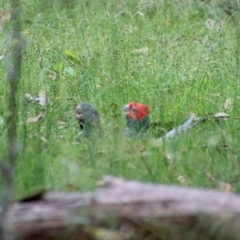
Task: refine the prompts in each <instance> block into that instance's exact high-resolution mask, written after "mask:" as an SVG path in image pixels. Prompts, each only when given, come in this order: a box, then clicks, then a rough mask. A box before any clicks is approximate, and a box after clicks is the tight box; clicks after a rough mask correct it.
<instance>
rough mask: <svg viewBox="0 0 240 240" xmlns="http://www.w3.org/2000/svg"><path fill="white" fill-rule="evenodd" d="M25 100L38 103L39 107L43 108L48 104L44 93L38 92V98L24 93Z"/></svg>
mask: <svg viewBox="0 0 240 240" xmlns="http://www.w3.org/2000/svg"><path fill="white" fill-rule="evenodd" d="M25 98H26V99H27V100H28V101H32V102H38V103H39V105H40V106H41V107H43V108H46V107H47V104H48V99H47V97H46V92H45V91H40V92H39V94H38V97H34V96H32V95H31V94H30V93H26V94H25Z"/></svg>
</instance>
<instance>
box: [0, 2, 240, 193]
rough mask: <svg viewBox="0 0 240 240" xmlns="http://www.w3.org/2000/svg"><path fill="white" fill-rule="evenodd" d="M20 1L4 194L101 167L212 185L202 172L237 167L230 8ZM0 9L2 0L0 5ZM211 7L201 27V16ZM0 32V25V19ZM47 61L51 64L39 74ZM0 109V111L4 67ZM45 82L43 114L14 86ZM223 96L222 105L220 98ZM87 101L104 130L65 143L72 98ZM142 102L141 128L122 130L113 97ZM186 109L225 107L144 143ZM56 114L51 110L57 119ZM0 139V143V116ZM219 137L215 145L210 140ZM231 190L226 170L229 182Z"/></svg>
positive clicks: (74, 179) (232, 173)
mask: <svg viewBox="0 0 240 240" xmlns="http://www.w3.org/2000/svg"><path fill="white" fill-rule="evenodd" d="M66 3H67V1H66V2H65V1H64V0H62V1H60V0H58V1H57V0H55V1H42V0H41V1H40V0H37V1H30V0H23V1H22V18H23V34H24V35H25V38H26V42H27V45H26V49H25V53H24V59H23V65H22V78H21V83H20V89H19V95H18V99H19V102H18V104H19V112H18V115H19V124H18V130H19V141H20V147H21V154H20V158H19V160H18V162H17V167H16V197H21V196H24V195H26V194H29V193H32V192H35V191H37V190H39V189H42V188H44V189H59V190H64V191H72V190H91V189H94V188H96V183H97V181H98V180H99V179H101V178H102V176H104V175H108V174H113V175H116V176H121V177H124V178H127V179H137V180H142V181H151V182H157V183H164V184H183V185H187V186H193V187H201V188H216V187H217V182H212V181H210V180H209V179H208V178H207V177H206V172H210V173H211V174H212V175H213V176H214V177H215V178H216V179H217V180H218V181H223V182H231V181H232V179H234V178H235V177H236V175H237V174H238V173H239V170H240V165H239V160H240V159H239V154H238V151H239V146H240V145H239V143H240V141H239V129H240V122H239V120H236V119H235V117H238V116H239V115H240V106H239V105H240V103H239V89H240V82H239V59H240V55H239V44H240V40H239V37H240V29H239V26H238V24H237V22H238V21H237V20H236V18H237V17H238V13H237V14H236V13H235V14H234V18H233V17H229V16H228V15H227V14H226V13H225V12H224V10H223V8H222V7H221V5H220V4H219V1H211V2H210V3H204V2H201V1H199V2H198V1H196V2H195V1H190V0H188V1H180V0H174V1H154V0H152V1H151V0H144V1H137V0H132V1H124V0H122V1H110V0H108V1H107V0H101V1H93V0H92V1H90V0H89V1H74V0H73V1H72V4H73V6H72V7H71V6H66ZM2 8H3V10H4V9H7V8H8V5H5V6H4V5H3V6H2ZM207 19H213V20H214V21H215V25H214V27H213V28H212V29H209V28H207V27H206V25H205V22H206V21H207ZM2 33H3V34H2V35H1V36H0V38H1V41H3V39H5V38H6V36H8V35H9V26H8V24H7V26H6V27H5V28H4V29H3V30H2ZM4 49H5V46H3V47H2V49H1V50H2V51H3V50H4ZM52 71H54V72H55V73H54V74H55V75H54V76H51V74H53V73H52ZM0 75H1V78H2V87H1V89H0V93H1V95H0V96H1V100H2V101H1V113H2V118H3V120H4V119H5V117H6V115H7V100H6V99H7V91H8V90H7V89H8V83H7V82H6V81H4V79H5V69H4V64H3V67H1V68H0ZM41 90H45V91H46V92H47V94H48V97H49V99H50V104H49V106H48V109H47V113H46V117H45V119H44V121H42V122H38V123H26V120H27V119H28V118H29V117H33V116H36V115H38V114H39V112H40V111H41V109H40V107H39V106H38V104H27V103H26V101H25V100H24V99H25V94H26V93H30V94H32V95H37V94H38V93H39V91H41ZM227 98H231V99H232V101H233V109H232V111H229V112H228V111H227V110H224V103H225V101H226V99H227ZM82 100H85V101H88V102H90V103H92V104H93V105H95V106H96V107H97V108H98V109H99V111H100V113H101V116H102V122H103V127H104V130H105V134H104V136H103V137H102V138H101V139H95V140H94V141H93V142H88V141H87V140H83V141H82V142H81V143H78V144H76V141H75V140H76V136H77V134H78V132H79V129H78V125H77V122H76V119H75V111H74V110H75V107H76V105H77V104H78V103H79V102H80V101H82ZM129 101H138V102H142V103H146V104H149V105H150V107H151V120H152V123H153V125H152V128H151V131H150V133H149V137H148V138H147V139H144V140H137V139H126V138H125V137H124V136H123V134H122V132H123V131H124V128H125V124H126V123H125V119H124V118H123V116H122V112H121V111H122V107H123V106H124V105H125V104H126V103H127V102H129ZM190 111H193V112H195V113H196V114H197V115H198V116H205V115H209V116H212V115H214V114H215V113H217V112H222V111H227V112H228V113H229V115H230V119H229V120H228V121H226V122H225V121H222V122H219V123H217V122H216V121H214V120H208V121H207V122H205V123H202V124H200V125H199V126H198V127H196V128H194V129H193V130H192V131H190V132H188V133H186V134H184V135H182V136H180V137H179V138H177V139H175V140H173V141H171V142H168V143H167V144H165V145H163V146H155V144H153V139H155V138H158V137H160V136H163V135H164V131H163V129H165V130H170V129H171V128H172V127H175V126H178V125H180V124H182V123H183V122H184V121H185V120H186V119H187V118H188V116H189V113H190ZM60 121H61V122H60ZM1 128H2V131H1V135H0V143H1V144H0V150H1V152H2V155H4V154H5V153H6V129H5V124H4V123H3V124H2V125H1ZM223 145H226V146H227V147H222V146H223ZM232 185H233V187H234V189H235V191H236V192H239V191H240V185H239V183H238V182H237V181H235V182H234V183H232Z"/></svg>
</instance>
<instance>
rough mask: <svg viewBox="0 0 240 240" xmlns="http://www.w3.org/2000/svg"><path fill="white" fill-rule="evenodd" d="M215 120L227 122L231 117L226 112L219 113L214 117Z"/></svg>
mask: <svg viewBox="0 0 240 240" xmlns="http://www.w3.org/2000/svg"><path fill="white" fill-rule="evenodd" d="M214 118H215V119H216V120H227V119H228V118H229V115H228V114H227V113H225V112H219V113H216V114H215V115H214Z"/></svg>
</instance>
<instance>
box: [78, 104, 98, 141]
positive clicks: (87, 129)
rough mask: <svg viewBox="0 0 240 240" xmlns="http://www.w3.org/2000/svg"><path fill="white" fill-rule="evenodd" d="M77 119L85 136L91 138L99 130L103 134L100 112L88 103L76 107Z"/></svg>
mask: <svg viewBox="0 0 240 240" xmlns="http://www.w3.org/2000/svg"><path fill="white" fill-rule="evenodd" d="M76 118H77V121H78V124H79V127H80V130H81V131H82V134H83V136H85V137H90V136H92V134H93V133H94V131H95V130H97V131H98V132H99V133H101V132H102V126H101V118H100V113H99V111H98V110H97V109H96V108H95V107H94V106H93V105H92V104H90V103H88V102H81V103H80V104H79V105H77V107H76Z"/></svg>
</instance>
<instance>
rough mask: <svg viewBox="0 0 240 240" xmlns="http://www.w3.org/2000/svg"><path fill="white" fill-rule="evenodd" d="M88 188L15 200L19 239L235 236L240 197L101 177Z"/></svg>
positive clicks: (12, 223)
mask: <svg viewBox="0 0 240 240" xmlns="http://www.w3.org/2000/svg"><path fill="white" fill-rule="evenodd" d="M103 182H104V184H103V188H101V189H99V190H96V191H95V192H92V193H61V192H46V193H44V192H42V193H41V194H38V195H35V196H33V197H29V198H26V199H24V200H23V201H21V202H18V203H14V204H13V205H12V208H11V210H10V211H9V213H8V219H7V222H8V226H9V227H12V228H13V231H14V234H15V236H16V239H18V240H23V239H24V240H29V239H35V240H40V239H41V240H43V239H44V240H45V239H51V240H52V239H68V240H91V239H106V240H108V239H109V240H118V239H119V240H125V239H139V240H142V239H147V240H150V239H151V240H155V239H161V240H187V239H189V240H194V239H196V240H206V239H209V240H210V239H212V240H218V239H221V240H237V239H239V236H240V217H239V216H240V197H239V196H238V195H235V194H232V193H223V192H219V191H214V190H200V189H193V188H185V187H177V186H166V185H154V184H148V183H140V182H137V181H124V180H121V179H119V178H113V177H106V178H105V179H104V181H103Z"/></svg>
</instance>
